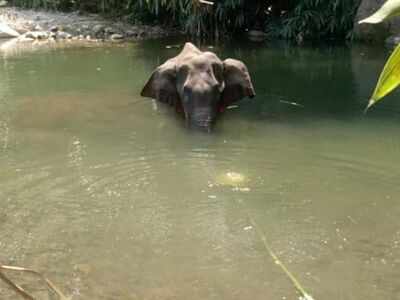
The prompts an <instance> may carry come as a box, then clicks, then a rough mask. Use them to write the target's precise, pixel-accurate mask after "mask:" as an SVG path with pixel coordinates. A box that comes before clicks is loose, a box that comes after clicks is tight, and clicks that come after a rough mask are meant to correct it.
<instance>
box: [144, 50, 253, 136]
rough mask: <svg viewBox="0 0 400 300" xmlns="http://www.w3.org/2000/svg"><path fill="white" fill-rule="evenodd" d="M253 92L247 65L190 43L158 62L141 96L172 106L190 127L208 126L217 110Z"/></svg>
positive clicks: (219, 110) (200, 127)
mask: <svg viewBox="0 0 400 300" xmlns="http://www.w3.org/2000/svg"><path fill="white" fill-rule="evenodd" d="M255 95H256V93H255V91H254V88H253V84H252V81H251V78H250V75H249V72H248V70H247V67H246V65H245V64H244V63H243V62H241V61H239V60H236V59H231V58H228V59H225V60H224V61H221V60H220V59H219V58H218V57H217V55H216V54H215V53H212V52H208V51H207V52H202V51H200V50H199V49H198V48H197V47H196V46H195V45H193V44H192V43H186V44H185V45H184V47H183V49H182V51H181V52H180V53H179V54H178V55H177V56H175V57H173V58H171V59H168V60H167V61H166V62H165V63H164V64H162V65H160V66H158V67H157V68H156V69H155V70H154V72H153V74H152V75H151V76H150V78H149V80H148V81H147V83H146V84H145V86H144V88H143V90H142V92H141V96H143V97H148V98H153V99H156V100H158V101H160V102H163V103H167V104H169V105H171V106H174V107H175V109H176V111H177V112H178V113H182V115H183V116H184V117H185V120H186V124H187V125H188V127H191V128H198V129H207V130H210V129H211V128H212V127H213V124H214V123H215V120H216V119H217V116H218V115H219V113H221V112H223V111H224V110H225V108H226V107H228V106H230V105H232V103H234V102H235V101H238V100H240V99H242V98H244V97H249V98H253V97H254V96H255Z"/></svg>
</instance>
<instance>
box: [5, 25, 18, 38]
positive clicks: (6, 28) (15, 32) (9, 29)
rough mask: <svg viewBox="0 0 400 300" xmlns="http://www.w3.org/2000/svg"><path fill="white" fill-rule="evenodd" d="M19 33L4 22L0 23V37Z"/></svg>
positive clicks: (13, 35) (14, 35) (15, 35)
mask: <svg viewBox="0 0 400 300" xmlns="http://www.w3.org/2000/svg"><path fill="white" fill-rule="evenodd" d="M18 36H20V34H19V33H18V32H17V31H15V30H14V29H12V28H11V27H10V26H8V25H7V24H5V23H0V38H10V37H18Z"/></svg>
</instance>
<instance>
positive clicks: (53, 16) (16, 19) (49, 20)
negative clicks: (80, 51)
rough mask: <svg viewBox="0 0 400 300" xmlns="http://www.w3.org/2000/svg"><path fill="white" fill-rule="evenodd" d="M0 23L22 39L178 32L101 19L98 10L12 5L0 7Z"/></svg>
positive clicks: (112, 38) (125, 38) (154, 35)
mask: <svg viewBox="0 0 400 300" xmlns="http://www.w3.org/2000/svg"><path fill="white" fill-rule="evenodd" d="M0 24H3V25H6V26H8V27H10V28H11V29H13V30H15V31H17V32H18V33H19V34H20V36H18V37H17V38H18V40H19V41H24V42H27V41H35V40H88V41H97V42H100V41H136V40H142V39H150V38H161V37H165V36H170V35H177V34H179V32H178V31H177V30H173V29H168V28H162V27H160V26H147V25H132V24H129V23H128V22H124V21H121V20H109V19H105V18H103V17H102V16H100V15H98V14H80V13H78V12H71V13H62V12H54V11H43V10H27V9H20V8H15V7H1V8H0ZM3 37H4V36H3ZM10 37H13V36H12V35H11V36H10Z"/></svg>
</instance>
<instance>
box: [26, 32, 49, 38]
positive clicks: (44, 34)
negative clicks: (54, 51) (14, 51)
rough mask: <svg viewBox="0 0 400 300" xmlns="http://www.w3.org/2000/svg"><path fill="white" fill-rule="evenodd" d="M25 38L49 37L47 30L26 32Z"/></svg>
mask: <svg viewBox="0 0 400 300" xmlns="http://www.w3.org/2000/svg"><path fill="white" fill-rule="evenodd" d="M24 36H25V38H31V39H34V40H43V39H47V38H48V37H49V34H48V33H47V32H46V31H29V32H27V33H25V34H24Z"/></svg>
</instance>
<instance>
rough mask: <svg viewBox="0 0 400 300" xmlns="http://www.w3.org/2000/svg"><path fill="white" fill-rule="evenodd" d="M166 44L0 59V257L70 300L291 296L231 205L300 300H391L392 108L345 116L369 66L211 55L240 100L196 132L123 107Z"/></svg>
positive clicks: (356, 54) (394, 238)
mask: <svg viewBox="0 0 400 300" xmlns="http://www.w3.org/2000/svg"><path fill="white" fill-rule="evenodd" d="M167 44H168V41H165V42H164V41H161V42H160V41H158V42H155V41H150V42H145V43H142V44H134V45H129V46H119V47H104V48H97V47H83V48H66V49H57V51H53V50H49V51H45V50H40V51H35V52H33V53H31V52H22V53H18V55H8V56H5V57H3V58H2V60H1V64H0V69H1V74H3V75H2V80H1V82H0V88H1V90H0V116H1V119H0V167H1V170H2V172H0V186H1V189H0V199H1V203H2V209H1V210H0V228H1V231H0V233H1V239H0V249H1V251H0V260H1V262H3V263H7V264H15V265H23V266H29V267H32V268H35V269H38V270H42V271H45V272H46V275H47V276H48V277H50V278H52V279H53V280H54V282H55V283H56V284H57V285H59V286H60V287H61V288H62V289H63V290H64V291H66V292H67V293H68V294H72V295H73V296H74V299H297V297H298V295H296V291H295V289H294V288H293V286H292V284H291V283H290V281H289V280H288V279H287V278H286V277H285V275H284V274H283V273H282V271H281V270H280V269H279V268H278V267H277V266H276V265H275V264H274V261H273V260H272V259H271V257H269V256H268V253H266V251H265V249H264V248H263V245H262V241H261V240H260V237H259V236H258V235H257V234H256V232H254V228H252V227H251V224H250V221H249V219H248V216H247V212H246V211H245V210H247V211H248V213H249V214H250V215H251V217H252V218H254V220H255V221H256V222H257V223H258V225H259V226H260V227H261V228H262V229H263V231H264V232H265V234H266V237H267V238H268V241H269V243H270V246H271V248H272V249H273V250H274V251H275V252H276V253H277V254H278V255H279V257H280V258H281V260H282V261H283V262H284V263H285V264H286V265H287V266H288V268H289V269H290V270H291V271H292V272H293V273H294V274H295V275H296V277H297V278H298V279H299V280H300V281H301V282H302V284H303V285H304V287H306V289H307V290H308V291H309V292H310V293H311V294H312V295H313V296H314V298H315V299H322V298H323V299H371V298H374V299H397V298H399V297H400V289H399V286H398V284H397V282H398V278H399V276H400V271H399V270H400V269H399V264H400V253H399V248H400V228H399V223H398V215H399V213H400V205H399V203H398V201H397V198H398V196H399V193H400V190H399V187H398V180H399V176H400V172H399V169H398V167H397V164H396V162H397V161H398V157H399V154H400V141H399V138H398V121H399V118H398V114H397V112H398V111H399V108H398V104H396V99H395V98H396V95H393V96H391V97H389V98H388V99H386V100H385V102H384V103H382V105H380V106H379V107H377V108H375V109H373V110H372V111H371V112H370V113H369V114H368V115H362V109H363V106H364V105H365V103H366V102H367V100H366V99H368V95H369V93H370V92H371V89H372V87H373V84H374V83H375V80H376V75H377V72H378V71H379V68H380V67H381V65H382V63H383V62H384V58H385V57H384V56H385V55H384V54H382V53H379V52H376V51H375V49H370V48H362V47H353V48H351V49H348V48H344V47H325V48H311V47H304V48H290V47H288V46H287V45H271V46H267V47H259V48H255V47H254V45H242V46H241V48H240V49H239V48H238V47H237V46H232V45H227V46H225V47H216V48H215V51H216V52H218V53H219V54H220V55H221V56H222V57H228V56H234V57H238V58H240V59H243V60H244V61H246V63H247V65H248V67H249V69H250V71H251V72H252V76H253V78H254V83H255V88H256V90H257V98H256V99H255V100H254V101H246V102H242V103H240V105H239V106H240V107H239V108H237V109H232V110H229V111H228V112H227V113H226V114H225V115H224V116H223V117H222V118H221V119H220V120H219V122H218V124H217V127H216V130H215V132H213V133H212V134H204V133H199V132H193V131H189V130H186V129H185V128H184V125H183V122H182V120H181V118H179V117H177V116H175V114H174V113H173V112H171V111H170V110H169V109H168V108H165V107H164V106H160V105H154V103H152V101H150V100H147V99H143V98H141V97H140V96H138V95H139V91H140V89H141V87H142V85H143V83H144V82H145V80H146V79H147V77H148V75H149V74H150V72H151V70H152V69H153V68H154V67H155V66H156V65H158V64H159V63H160V62H162V61H163V60H165V59H166V58H167V57H169V56H172V55H174V53H175V52H176V51H177V49H166V48H165V45H167ZM292 102H294V103H297V104H299V105H292V104H291V103H292ZM227 174H228V175H227ZM229 174H230V175H229ZM232 174H233V175H232ZM232 176H233V177H232ZM235 176H236V177H235ZM238 176H242V177H240V178H241V179H240V180H239V181H240V183H239V182H237V183H236V184H235V183H234V184H232V181H233V182H235V180H236V179H237V178H239V177H238ZM235 178H236V179H235ZM240 203H243V205H244V207H243V206H241V205H240ZM24 280H27V279H25V278H22V277H19V278H18V281H19V282H24ZM25 287H27V288H28V289H29V290H31V291H34V292H35V293H36V295H38V297H44V295H46V294H45V292H44V289H43V288H42V287H41V286H40V285H38V284H33V283H30V284H29V283H25ZM0 295H1V297H0V298H1V299H14V298H15V294H13V293H12V291H10V290H9V289H8V288H7V287H6V286H4V285H3V284H0Z"/></svg>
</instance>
